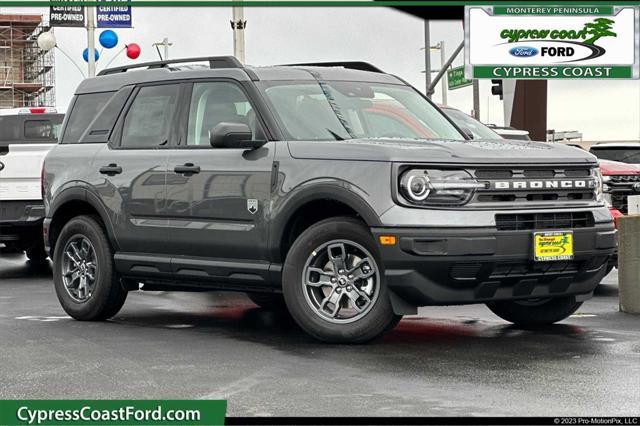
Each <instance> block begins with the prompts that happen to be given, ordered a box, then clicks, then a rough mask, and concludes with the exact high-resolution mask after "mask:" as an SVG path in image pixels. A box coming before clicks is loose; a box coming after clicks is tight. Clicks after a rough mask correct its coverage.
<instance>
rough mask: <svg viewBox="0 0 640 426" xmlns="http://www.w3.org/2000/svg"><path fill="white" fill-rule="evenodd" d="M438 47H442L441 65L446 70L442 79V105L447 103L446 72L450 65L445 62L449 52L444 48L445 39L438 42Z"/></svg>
mask: <svg viewBox="0 0 640 426" xmlns="http://www.w3.org/2000/svg"><path fill="white" fill-rule="evenodd" d="M438 48H439V49H440V67H441V69H444V70H445V74H444V75H443V77H444V78H443V79H442V105H446V104H447V89H448V87H447V74H446V68H448V66H446V67H445V62H447V54H446V52H445V50H444V40H442V41H441V42H440V43H438Z"/></svg>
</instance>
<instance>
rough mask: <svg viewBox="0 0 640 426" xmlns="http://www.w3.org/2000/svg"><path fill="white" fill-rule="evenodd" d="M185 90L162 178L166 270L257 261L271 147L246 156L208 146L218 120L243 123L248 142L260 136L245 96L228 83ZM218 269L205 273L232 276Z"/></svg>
mask: <svg viewBox="0 0 640 426" xmlns="http://www.w3.org/2000/svg"><path fill="white" fill-rule="evenodd" d="M186 87H187V91H188V93H189V101H188V102H187V103H185V104H186V105H188V110H186V111H184V115H183V123H185V125H183V127H185V128H184V129H183V131H182V137H181V139H180V141H179V145H178V146H177V147H176V148H175V149H172V150H171V154H170V156H169V163H168V164H169V168H168V175H167V214H168V215H169V216H170V219H169V244H170V247H171V250H172V252H173V253H174V254H175V255H176V258H175V260H174V265H175V266H174V269H175V270H176V272H180V271H181V270H182V267H184V270H191V271H194V270H195V272H194V273H196V274H197V273H200V272H201V271H200V272H198V271H197V269H198V268H199V267H200V266H202V265H204V263H203V264H198V263H197V262H195V263H191V264H189V262H188V261H187V260H186V257H200V258H209V259H220V260H222V261H231V260H237V261H238V264H242V263H244V262H246V263H260V262H264V261H265V260H266V259H267V256H266V247H267V217H268V214H267V213H268V210H269V202H270V185H271V171H272V167H273V159H274V153H275V143H274V142H269V143H267V144H265V145H264V146H262V147H261V148H258V149H255V150H251V151H248V150H245V149H241V148H224V149H223V148H212V147H211V145H210V143H209V131H210V130H211V129H213V128H214V127H215V126H216V125H217V124H219V123H222V122H231V123H245V124H247V125H248V126H249V127H250V129H251V130H252V133H253V137H254V139H265V134H264V131H263V129H264V125H263V123H262V121H261V118H260V117H259V116H258V115H257V114H256V109H255V104H254V102H252V101H251V99H250V96H249V95H248V92H247V91H245V89H244V88H243V87H242V86H241V85H240V84H238V83H236V82H231V81H207V82H198V83H194V84H189V85H187V86H186ZM210 265H216V263H215V262H214V263H210ZM218 265H221V267H220V268H219V269H216V268H214V269H213V270H211V269H210V270H208V271H207V272H208V273H209V274H212V275H219V274H221V275H225V274H227V275H232V274H233V273H234V270H233V268H232V267H229V268H230V269H229V270H226V267H225V266H224V265H222V264H218ZM227 266H228V265H227ZM254 266H255V265H253V266H250V267H254ZM203 268H204V266H203ZM225 271H226V272H225ZM235 272H239V271H235Z"/></svg>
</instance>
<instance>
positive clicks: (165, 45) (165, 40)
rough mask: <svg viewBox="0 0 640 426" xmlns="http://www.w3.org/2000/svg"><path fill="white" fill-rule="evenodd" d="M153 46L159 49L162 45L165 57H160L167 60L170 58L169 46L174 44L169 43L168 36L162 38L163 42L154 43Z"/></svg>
mask: <svg viewBox="0 0 640 426" xmlns="http://www.w3.org/2000/svg"><path fill="white" fill-rule="evenodd" d="M153 46H154V47H155V48H156V49H158V47H159V46H162V47H163V48H164V57H162V58H160V59H162V60H163V61H166V60H167V59H169V47H171V46H173V43H169V39H168V38H167V37H165V38H163V39H162V42H160V43H153ZM158 53H160V51H158Z"/></svg>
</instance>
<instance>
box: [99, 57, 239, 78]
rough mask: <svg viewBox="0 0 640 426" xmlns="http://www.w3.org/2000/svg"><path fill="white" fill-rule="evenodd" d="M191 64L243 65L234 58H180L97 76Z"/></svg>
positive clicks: (104, 71) (105, 72)
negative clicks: (137, 69) (138, 69)
mask: <svg viewBox="0 0 640 426" xmlns="http://www.w3.org/2000/svg"><path fill="white" fill-rule="evenodd" d="M191 62H209V68H244V65H242V63H241V62H240V61H239V60H238V59H237V58H236V57H235V56H209V57H201V58H182V59H170V60H166V61H155V62H143V63H140V64H133V65H125V66H122V67H114V68H107V69H104V70H102V71H100V72H99V73H98V75H109V74H117V73H121V72H127V71H129V70H131V69H135V68H146V69H154V68H167V67H168V66H169V65H172V64H184V63H191Z"/></svg>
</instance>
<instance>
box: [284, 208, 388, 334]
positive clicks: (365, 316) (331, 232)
mask: <svg viewBox="0 0 640 426" xmlns="http://www.w3.org/2000/svg"><path fill="white" fill-rule="evenodd" d="M340 271H343V272H340ZM282 286H283V291H284V298H285V301H286V303H287V307H288V308H289V312H290V313H291V315H292V316H293V318H294V319H295V320H296V322H297V323H298V325H300V327H301V328H302V329H303V330H305V331H306V332H307V333H309V334H310V335H311V336H313V337H315V338H316V339H319V340H322V341H324V342H334V343H362V342H366V341H369V340H371V339H374V338H376V337H378V336H379V335H381V334H383V333H384V332H385V331H388V330H389V329H390V328H393V326H395V325H396V324H397V322H398V320H399V319H400V317H399V316H397V315H395V314H394V312H393V309H392V307H391V302H390V299H389V293H388V290H387V287H386V283H385V279H384V270H383V268H382V263H381V261H380V255H379V253H378V248H377V246H376V244H375V240H374V239H373V236H372V235H371V233H370V232H369V229H368V228H367V227H366V226H364V225H363V224H362V222H360V221H358V220H356V219H354V218H349V217H339V218H329V219H326V220H323V221H321V222H318V223H316V224H314V225H312V226H311V227H309V228H308V229H307V230H306V231H304V232H303V233H302V235H300V236H299V237H298V239H297V240H296V241H295V242H294V244H293V246H292V247H291V249H290V251H289V253H288V255H287V259H286V262H285V264H284V270H283V280H282ZM332 301H335V302H336V303H333V302H332ZM327 309H329V311H327Z"/></svg>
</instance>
